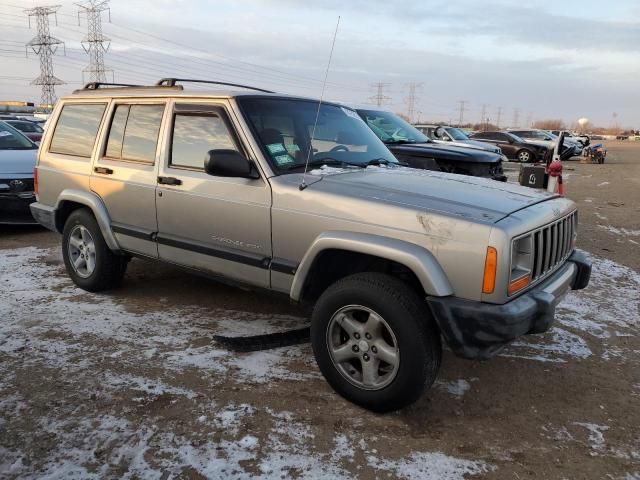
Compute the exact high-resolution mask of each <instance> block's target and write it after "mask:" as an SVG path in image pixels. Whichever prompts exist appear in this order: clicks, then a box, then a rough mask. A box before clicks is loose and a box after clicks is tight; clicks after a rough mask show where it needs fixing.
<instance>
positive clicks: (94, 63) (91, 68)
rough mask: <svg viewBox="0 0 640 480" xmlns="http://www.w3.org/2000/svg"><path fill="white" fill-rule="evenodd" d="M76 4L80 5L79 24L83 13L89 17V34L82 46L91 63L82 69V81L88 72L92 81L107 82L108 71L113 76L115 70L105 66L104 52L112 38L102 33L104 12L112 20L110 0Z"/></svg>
mask: <svg viewBox="0 0 640 480" xmlns="http://www.w3.org/2000/svg"><path fill="white" fill-rule="evenodd" d="M76 5H77V6H78V7H79V10H78V25H80V15H81V14H82V13H84V14H85V16H86V17H87V35H86V37H84V38H83V39H82V48H84V51H85V52H87V53H88V54H89V65H88V66H87V67H86V68H85V69H84V70H82V81H83V82H84V81H85V78H84V77H85V74H87V77H88V80H89V81H90V82H106V81H107V72H111V75H112V77H113V70H111V69H107V68H105V66H104V54H105V53H106V52H107V50H109V45H110V44H109V41H110V39H109V38H107V37H105V36H104V35H103V34H102V12H105V11H106V12H108V14H109V22H111V9H110V8H109V0H87V1H86V2H82V3H76ZM105 43H106V45H105Z"/></svg>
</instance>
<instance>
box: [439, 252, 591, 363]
mask: <svg viewBox="0 0 640 480" xmlns="http://www.w3.org/2000/svg"><path fill="white" fill-rule="evenodd" d="M590 276H591V262H590V261H589V260H588V259H587V257H586V255H585V254H584V253H582V252H577V251H576V252H574V253H573V254H572V255H571V256H570V257H569V259H568V260H567V262H566V263H565V264H564V265H563V266H562V267H560V268H559V269H558V270H557V271H556V272H555V273H554V274H553V275H552V276H551V277H549V278H548V279H546V280H545V281H544V282H543V283H541V284H540V285H537V286H536V287H535V288H533V289H532V290H529V291H528V292H526V293H524V294H522V295H520V296H519V297H517V298H515V299H514V300H511V301H510V302H508V303H505V304H504V305H494V304H489V303H483V302H475V301H470V300H464V299H461V298H456V297H427V303H428V304H429V307H430V308H431V311H432V313H433V315H434V317H435V320H436V322H437V323H438V326H439V327H440V331H441V332H442V335H443V336H444V339H445V340H446V342H447V344H448V345H449V347H450V348H451V350H453V352H454V353H455V354H456V355H458V356H460V357H464V358H470V359H486V358H490V357H492V356H494V355H496V354H497V353H498V352H500V350H502V349H503V348H504V347H505V346H506V345H507V344H508V343H509V342H511V341H513V340H515V339H516V338H518V337H520V336H522V335H526V334H530V333H542V332H546V331H547V330H549V328H551V325H552V323H553V319H554V316H555V310H556V305H558V303H560V301H561V300H562V298H563V297H564V296H565V295H566V294H567V292H568V291H569V290H580V289H582V288H585V287H586V286H587V284H588V283H589V278H590Z"/></svg>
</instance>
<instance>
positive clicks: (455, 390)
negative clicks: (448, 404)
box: [435, 379, 471, 398]
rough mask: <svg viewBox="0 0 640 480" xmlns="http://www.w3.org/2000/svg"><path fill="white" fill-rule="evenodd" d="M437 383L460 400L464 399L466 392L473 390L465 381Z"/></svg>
mask: <svg viewBox="0 0 640 480" xmlns="http://www.w3.org/2000/svg"><path fill="white" fill-rule="evenodd" d="M435 383H436V385H437V386H441V387H443V388H445V389H446V390H447V392H449V393H450V394H451V395H453V396H455V397H458V398H462V397H463V396H464V394H465V392H467V390H469V389H470V388H471V384H470V383H469V382H467V381H466V380H464V379H459V380H454V381H452V382H442V381H438V380H436V382H435Z"/></svg>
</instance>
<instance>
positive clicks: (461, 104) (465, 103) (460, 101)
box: [458, 100, 469, 127]
mask: <svg viewBox="0 0 640 480" xmlns="http://www.w3.org/2000/svg"><path fill="white" fill-rule="evenodd" d="M467 103H469V101H468V100H458V104H459V105H460V116H459V117H458V126H459V127H461V126H462V123H463V122H464V110H465V106H466V105H467Z"/></svg>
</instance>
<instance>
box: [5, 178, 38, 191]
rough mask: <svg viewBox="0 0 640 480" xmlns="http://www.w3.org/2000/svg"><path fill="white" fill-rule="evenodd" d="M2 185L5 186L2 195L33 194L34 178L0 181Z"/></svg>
mask: <svg viewBox="0 0 640 480" xmlns="http://www.w3.org/2000/svg"><path fill="white" fill-rule="evenodd" d="M0 184H2V185H3V186H4V187H3V188H2V189H0V192H2V193H22V192H33V179H32V178H18V179H12V178H10V179H6V180H5V179H0Z"/></svg>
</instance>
